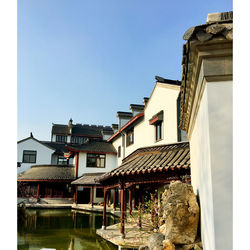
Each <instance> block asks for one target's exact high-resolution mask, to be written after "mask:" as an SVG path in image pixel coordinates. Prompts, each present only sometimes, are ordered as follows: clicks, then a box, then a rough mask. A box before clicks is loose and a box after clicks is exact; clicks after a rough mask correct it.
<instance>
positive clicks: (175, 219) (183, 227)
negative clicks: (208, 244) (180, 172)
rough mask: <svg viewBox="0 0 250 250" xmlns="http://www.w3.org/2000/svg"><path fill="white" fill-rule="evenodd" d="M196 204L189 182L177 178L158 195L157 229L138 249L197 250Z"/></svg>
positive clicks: (197, 212)
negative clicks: (159, 197)
mask: <svg viewBox="0 0 250 250" xmlns="http://www.w3.org/2000/svg"><path fill="white" fill-rule="evenodd" d="M199 213H200V209H199V205H198V203H197V199H196V195H195V194H194V192H193V188H192V186H191V185H188V184H186V183H182V182H180V181H176V182H173V183H171V184H170V186H169V189H167V190H165V192H164V193H163V195H162V199H161V208H160V214H159V217H160V218H159V223H160V227H159V232H158V233H154V234H152V235H151V236H150V237H149V240H148V245H147V246H140V248H139V249H140V250H142V249H145V250H146V249H149V250H192V249H194V250H200V249H202V244H201V242H200V240H199V237H197V229H198V223H199Z"/></svg>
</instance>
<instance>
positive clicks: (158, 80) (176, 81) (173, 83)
mask: <svg viewBox="0 0 250 250" xmlns="http://www.w3.org/2000/svg"><path fill="white" fill-rule="evenodd" d="M155 80H156V81H157V82H160V83H167V84H171V85H177V86H180V85H181V81H178V80H170V79H165V78H163V77H160V76H155Z"/></svg>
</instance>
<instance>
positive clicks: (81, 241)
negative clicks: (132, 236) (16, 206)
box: [17, 209, 119, 250]
mask: <svg viewBox="0 0 250 250" xmlns="http://www.w3.org/2000/svg"><path fill="white" fill-rule="evenodd" d="M118 222H119V218H117V217H113V216H107V225H112V224H115V223H118ZM101 227H102V214H97V213H89V212H76V211H73V210H72V211H71V210H70V209H25V210H24V212H21V213H20V212H19V213H18V237H17V244H18V249H29V250H38V249H39V250H40V249H43V248H44V249H46V248H49V249H56V250H61V249H62V250H64V249H65V250H78V249H79V250H80V249H90V250H92V249H94V250H95V249H103V250H106V249H110V250H114V249H117V247H116V246H115V245H113V244H111V243H109V242H107V241H105V240H104V239H102V238H101V237H100V236H98V235H96V233H95V230H96V229H98V228H101Z"/></svg>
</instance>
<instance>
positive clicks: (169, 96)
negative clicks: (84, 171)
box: [112, 83, 180, 165]
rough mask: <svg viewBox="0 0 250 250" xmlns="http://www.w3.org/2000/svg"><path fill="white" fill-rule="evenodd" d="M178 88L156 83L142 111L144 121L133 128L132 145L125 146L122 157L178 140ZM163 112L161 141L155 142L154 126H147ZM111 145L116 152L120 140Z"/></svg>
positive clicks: (120, 142)
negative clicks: (141, 149)
mask: <svg viewBox="0 0 250 250" xmlns="http://www.w3.org/2000/svg"><path fill="white" fill-rule="evenodd" d="M179 91H180V90H179V87H178V86H173V85H170V84H163V83H157V84H156V85H155V88H154V90H153V92H152V94H151V97H150V99H149V101H148V103H147V106H146V108H145V110H144V120H143V121H141V122H140V123H139V124H137V125H136V126H135V127H134V143H133V144H132V145H129V146H128V147H127V146H126V143H125V152H124V157H126V156H128V155H129V154H131V153H132V152H133V151H135V150H136V149H138V148H140V147H146V146H156V145H163V144H168V143H175V142H177V140H178V136H177V131H178V130H177V98H178V94H179ZM161 110H163V112H164V118H163V123H162V134H163V139H162V140H160V141H157V142H156V141H155V126H154V125H149V120H150V119H151V118H152V117H153V116H154V115H156V114H157V113H158V112H160V111H161ZM112 144H113V145H114V147H115V148H116V150H118V146H121V145H122V139H121V136H120V138H117V139H114V140H113V142H112ZM123 150H124V148H123V147H122V149H121V155H122V157H121V158H118V165H120V164H121V160H122V158H124V157H123Z"/></svg>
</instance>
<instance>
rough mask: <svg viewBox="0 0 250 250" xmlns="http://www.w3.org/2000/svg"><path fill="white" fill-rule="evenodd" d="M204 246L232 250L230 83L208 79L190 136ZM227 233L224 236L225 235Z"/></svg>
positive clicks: (193, 173) (194, 181)
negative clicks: (209, 80)
mask: <svg viewBox="0 0 250 250" xmlns="http://www.w3.org/2000/svg"><path fill="white" fill-rule="evenodd" d="M190 154H191V164H192V167H191V176H192V179H191V181H192V185H193V188H194V191H195V192H196V193H197V194H198V195H199V197H200V205H201V233H202V242H203V247H204V249H209V250H210V249H232V82H231V81H227V82H209V83H206V87H205V90H204V93H203V96H202V100H201V103H200V107H199V111H198V114H197V117H196V120H195V125H194V129H193V132H192V135H191V139H190ZM225 236H227V237H225Z"/></svg>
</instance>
